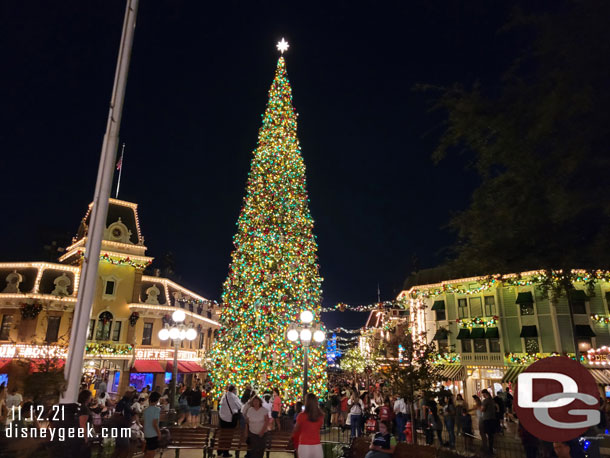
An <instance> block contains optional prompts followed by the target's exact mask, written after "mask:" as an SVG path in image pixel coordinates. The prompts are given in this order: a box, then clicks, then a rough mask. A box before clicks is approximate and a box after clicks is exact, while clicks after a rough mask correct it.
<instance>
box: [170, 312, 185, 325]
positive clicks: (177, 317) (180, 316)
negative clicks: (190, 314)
mask: <svg viewBox="0 0 610 458" xmlns="http://www.w3.org/2000/svg"><path fill="white" fill-rule="evenodd" d="M185 318H186V314H185V313H184V311H183V310H176V311H175V312H174V313H172V320H174V321H175V322H176V323H182V322H183V321H184V319H185Z"/></svg>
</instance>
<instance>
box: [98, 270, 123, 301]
mask: <svg viewBox="0 0 610 458" xmlns="http://www.w3.org/2000/svg"><path fill="white" fill-rule="evenodd" d="M109 281H112V282H114V290H113V292H112V294H106V285H107V284H108V282H109ZM119 283H121V279H120V278H118V277H116V276H114V275H107V276H104V277H102V299H104V300H107V301H111V300H114V299H116V293H117V291H118V289H119Z"/></svg>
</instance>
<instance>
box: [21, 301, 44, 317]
mask: <svg viewBox="0 0 610 458" xmlns="http://www.w3.org/2000/svg"><path fill="white" fill-rule="evenodd" d="M41 311H42V305H40V304H21V318H23V319H24V320H33V319H34V318H36V317H37V316H38V315H39V314H40V312H41Z"/></svg>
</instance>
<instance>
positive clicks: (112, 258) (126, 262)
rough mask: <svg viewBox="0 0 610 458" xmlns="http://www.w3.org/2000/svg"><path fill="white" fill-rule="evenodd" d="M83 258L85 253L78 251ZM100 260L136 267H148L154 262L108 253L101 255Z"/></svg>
mask: <svg viewBox="0 0 610 458" xmlns="http://www.w3.org/2000/svg"><path fill="white" fill-rule="evenodd" d="M77 254H78V255H79V256H80V257H81V258H82V257H83V256H84V255H85V254H84V253H83V252H82V251H78V253H77ZM100 261H104V262H108V263H110V264H112V265H115V266H131V267H135V268H136V269H142V270H144V269H146V268H147V267H148V266H149V265H151V264H152V261H134V260H132V259H131V258H130V257H129V256H127V257H125V258H122V257H117V256H110V255H109V254H108V253H104V254H102V255H100Z"/></svg>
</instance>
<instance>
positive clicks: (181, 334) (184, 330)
mask: <svg viewBox="0 0 610 458" xmlns="http://www.w3.org/2000/svg"><path fill="white" fill-rule="evenodd" d="M180 340H186V329H180Z"/></svg>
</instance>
